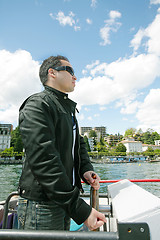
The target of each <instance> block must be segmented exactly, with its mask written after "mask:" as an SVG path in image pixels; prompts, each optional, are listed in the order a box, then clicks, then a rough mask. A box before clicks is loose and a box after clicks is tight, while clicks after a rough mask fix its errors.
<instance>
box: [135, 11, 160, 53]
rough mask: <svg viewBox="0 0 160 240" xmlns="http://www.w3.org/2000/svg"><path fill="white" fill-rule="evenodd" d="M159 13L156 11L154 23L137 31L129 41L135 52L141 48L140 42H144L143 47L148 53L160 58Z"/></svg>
mask: <svg viewBox="0 0 160 240" xmlns="http://www.w3.org/2000/svg"><path fill="white" fill-rule="evenodd" d="M159 33H160V12H159V11H158V13H157V15H156V17H155V19H154V21H153V22H152V23H151V24H150V25H149V26H148V27H147V28H146V29H142V28H141V29H139V31H138V32H137V33H136V34H135V36H134V38H133V39H132V41H131V47H133V49H134V51H135V52H136V51H137V50H138V49H139V47H140V46H141V43H142V40H144V41H145V46H146V48H147V51H148V53H152V54H155V55H157V56H160V44H159V43H160V34H159Z"/></svg>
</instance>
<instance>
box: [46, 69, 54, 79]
mask: <svg viewBox="0 0 160 240" xmlns="http://www.w3.org/2000/svg"><path fill="white" fill-rule="evenodd" d="M48 75H49V76H51V77H55V70H54V69H53V68H49V69H48Z"/></svg>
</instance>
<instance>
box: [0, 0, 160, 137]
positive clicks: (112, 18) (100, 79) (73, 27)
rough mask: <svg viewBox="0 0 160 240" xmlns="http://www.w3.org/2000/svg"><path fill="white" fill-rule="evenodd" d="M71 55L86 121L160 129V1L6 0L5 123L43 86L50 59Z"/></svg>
mask: <svg viewBox="0 0 160 240" xmlns="http://www.w3.org/2000/svg"><path fill="white" fill-rule="evenodd" d="M59 54H60V55H63V56H66V57H67V58H68V59H69V61H70V63H71V64H72V66H73V68H74V71H75V75H76V77H77V81H76V87H75V90H74V92H72V93H69V97H70V98H71V99H72V100H74V101H75V102H77V107H78V109H79V113H78V114H77V118H78V121H79V126H80V127H85V126H86V127H89V126H90V127H100V126H105V127H106V129H107V133H108V134H116V133H120V134H124V133H125V131H126V130H127V129H128V128H136V129H137V130H138V129H140V128H141V129H142V131H147V130H148V129H153V130H154V131H157V132H158V133H159V134H160V0H112V1H111V0H81V1H79V0H0V123H11V124H13V126H14V128H15V127H16V126H17V125H18V111H19V107H20V105H21V104H22V102H23V101H24V100H25V99H26V98H27V97H28V96H30V95H31V94H33V93H36V92H40V91H43V87H42V85H41V83H40V80H39V67H40V65H41V63H42V62H43V60H44V59H46V58H48V57H49V56H55V55H59Z"/></svg>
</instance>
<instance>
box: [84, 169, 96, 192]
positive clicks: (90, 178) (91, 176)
mask: <svg viewBox="0 0 160 240" xmlns="http://www.w3.org/2000/svg"><path fill="white" fill-rule="evenodd" d="M83 177H84V178H85V179H86V180H87V182H88V183H89V184H90V185H91V187H93V188H94V189H95V190H98V189H99V188H100V185H99V180H100V177H99V176H98V175H97V174H96V173H95V172H93V171H88V172H85V173H84V174H83Z"/></svg>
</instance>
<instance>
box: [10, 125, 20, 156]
mask: <svg viewBox="0 0 160 240" xmlns="http://www.w3.org/2000/svg"><path fill="white" fill-rule="evenodd" d="M11 147H13V149H14V152H18V153H20V152H22V151H23V143H22V138H21V134H20V130H19V126H18V127H16V129H15V130H13V131H12V133H11Z"/></svg>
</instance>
